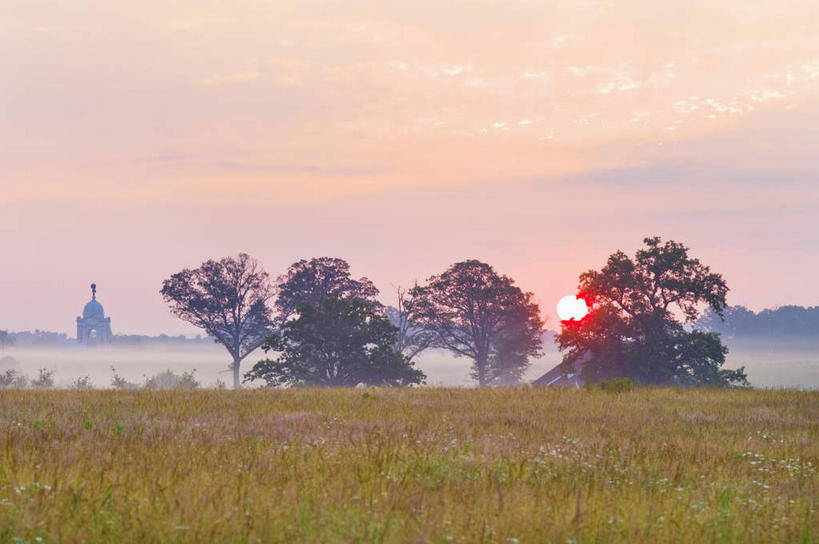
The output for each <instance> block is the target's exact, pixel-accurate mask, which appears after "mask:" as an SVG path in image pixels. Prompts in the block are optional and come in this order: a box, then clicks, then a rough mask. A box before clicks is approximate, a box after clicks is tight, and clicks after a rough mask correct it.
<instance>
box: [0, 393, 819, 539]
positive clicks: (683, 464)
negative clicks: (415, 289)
mask: <svg viewBox="0 0 819 544" xmlns="http://www.w3.org/2000/svg"><path fill="white" fill-rule="evenodd" d="M615 390H616V391H620V392H611V391H615ZM0 449H2V452H3V455H2V461H0V542H66V541H76V542H79V541H85V542H121V541H129V542H158V541H162V542H203V541H212V542H336V541H341V542H499V543H511V542H575V543H582V542H804V543H807V542H815V541H816V539H817V538H819V528H818V527H817V524H818V520H817V515H816V506H817V505H816V500H817V491H819V486H818V485H817V481H818V480H817V474H816V468H817V465H818V464H819V393H817V392H805V391H801V392H800V391H784V390H779V391H771V390H768V391H759V390H709V389H681V388H680V389H674V388H635V389H632V390H628V388H615V389H611V388H610V390H609V391H608V392H607V391H603V390H601V389H599V388H595V389H581V390H555V389H540V388H491V389H443V388H420V389H419V388H414V389H385V388H379V389H375V388H369V389H289V390H250V391H235V392H234V391H215V390H199V391H181V390H176V391H146V390H140V391H99V390H75V391H54V390H25V391H22V390H4V391H0Z"/></svg>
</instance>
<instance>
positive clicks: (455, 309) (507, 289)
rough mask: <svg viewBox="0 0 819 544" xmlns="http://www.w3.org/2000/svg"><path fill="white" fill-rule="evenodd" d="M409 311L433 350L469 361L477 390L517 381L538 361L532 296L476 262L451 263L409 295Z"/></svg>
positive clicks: (537, 329) (538, 332)
mask: <svg viewBox="0 0 819 544" xmlns="http://www.w3.org/2000/svg"><path fill="white" fill-rule="evenodd" d="M410 295H411V296H412V299H411V300H410V301H409V302H408V303H407V308H408V311H409V312H410V314H411V315H413V316H414V318H415V321H416V322H417V323H418V325H419V326H421V327H423V328H424V329H425V330H426V331H428V332H430V333H432V334H433V340H432V345H433V346H434V347H438V348H443V349H447V350H449V351H451V352H452V353H454V354H455V355H456V356H463V357H468V358H470V359H472V361H473V368H472V376H473V378H474V379H476V380H477V381H478V384H479V385H480V386H482V387H483V386H486V385H490V384H512V383H516V382H517V381H519V380H520V377H521V375H522V374H523V372H524V371H525V370H526V368H527V367H528V365H529V357H536V356H539V355H540V349H541V336H540V335H541V333H542V330H543V321H542V320H541V318H540V310H539V308H538V306H537V304H536V303H535V302H534V301H533V295H532V293H524V292H523V291H521V290H520V289H519V288H518V287H517V286H515V285H514V282H513V281H512V279H511V278H508V277H507V276H500V275H498V274H497V273H496V272H495V270H494V269H493V268H492V267H491V266H490V265H488V264H486V263H482V262H480V261H476V260H469V261H464V262H459V263H455V264H453V265H452V266H450V267H449V268H448V269H447V270H446V271H445V272H444V273H442V274H440V275H437V276H432V277H431V278H429V279H428V280H427V283H426V285H423V286H415V287H414V288H413V289H412V290H410Z"/></svg>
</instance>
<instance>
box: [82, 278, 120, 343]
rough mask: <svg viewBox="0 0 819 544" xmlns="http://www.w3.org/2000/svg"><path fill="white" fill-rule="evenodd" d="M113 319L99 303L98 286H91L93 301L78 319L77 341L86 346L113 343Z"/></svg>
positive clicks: (86, 306) (93, 284) (94, 284)
mask: <svg viewBox="0 0 819 544" xmlns="http://www.w3.org/2000/svg"><path fill="white" fill-rule="evenodd" d="M111 337H112V334H111V318H110V317H105V309H103V307H102V304H100V303H99V301H97V284H96V283H92V284H91V300H90V301H89V302H88V304H86V305H85V308H83V309H82V317H78V318H77V341H78V342H79V343H80V344H83V345H86V346H93V345H96V344H110V343H111Z"/></svg>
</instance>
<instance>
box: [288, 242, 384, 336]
mask: <svg viewBox="0 0 819 544" xmlns="http://www.w3.org/2000/svg"><path fill="white" fill-rule="evenodd" d="M276 282H277V286H276V287H277V291H278V296H277V298H276V309H277V310H278V314H279V315H278V320H279V322H280V324H283V323H284V322H285V321H287V320H288V319H290V318H291V317H293V316H294V315H295V314H296V313H297V311H298V308H299V306H301V305H302V304H305V303H308V304H313V305H315V304H317V303H318V301H319V299H321V298H322V297H326V296H328V295H337V296H339V297H341V298H345V297H354V298H363V299H367V300H370V301H375V297H376V296H377V295H378V289H376V287H375V285H374V284H373V282H371V281H370V280H368V279H367V278H359V279H357V280H355V279H353V278H352V276H351V275H350V265H349V264H348V263H347V261H345V260H344V259H337V258H333V257H317V258H313V259H310V260H309V261H308V260H305V259H302V260H300V261H297V262H295V263H293V264H292V265H290V268H288V269H287V273H286V274H284V275H283V276H280V277H279V278H278V279H277V280H276Z"/></svg>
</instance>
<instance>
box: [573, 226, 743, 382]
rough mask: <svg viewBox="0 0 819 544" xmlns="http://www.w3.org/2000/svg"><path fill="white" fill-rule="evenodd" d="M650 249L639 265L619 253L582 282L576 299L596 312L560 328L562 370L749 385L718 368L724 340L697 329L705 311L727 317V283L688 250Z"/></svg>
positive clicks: (739, 373)
mask: <svg viewBox="0 0 819 544" xmlns="http://www.w3.org/2000/svg"><path fill="white" fill-rule="evenodd" d="M644 243H645V248H643V249H641V250H639V251H637V253H636V255H635V257H634V258H633V259H632V258H630V257H628V256H627V255H626V254H625V253H623V252H622V251H618V252H617V253H614V254H612V255H611V256H610V257H609V259H608V262H607V263H606V266H604V267H603V268H602V269H601V270H599V271H598V270H589V271H588V272H584V273H583V274H581V275H580V286H579V292H578V297H579V298H582V299H583V300H585V301H586V304H587V305H588V306H589V307H590V308H591V311H590V312H589V314H588V315H586V317H584V318H583V319H581V320H580V321H577V322H576V321H574V320H572V321H564V322H563V323H562V325H563V326H562V330H561V332H560V334H559V335H558V336H557V342H558V346H559V348H560V350H561V351H566V352H567V353H566V354H565V355H564V357H563V363H562V364H563V366H564V368H565V369H566V370H567V371H568V372H572V371H573V370H572V369H573V368H574V366H575V363H576V362H578V361H579V362H581V363H582V371H581V375H582V376H583V378H584V379H585V380H587V381H590V382H596V381H599V380H601V379H608V378H615V377H627V378H631V379H632V380H635V381H638V382H641V383H647V384H674V383H682V384H691V385H717V386H727V385H746V384H747V380H746V375H745V372H744V370H743V369H739V370H725V369H721V368H720V367H721V366H722V365H723V364H724V363H725V354H726V353H727V349H726V348H725V347H724V346H723V345H722V343H721V342H720V338H719V335H718V334H716V333H709V332H703V331H701V330H698V329H696V328H693V327H692V324H693V323H694V322H695V321H696V319H697V317H698V316H699V315H700V309H701V308H702V306H707V307H710V308H711V309H712V310H713V311H714V312H715V313H716V314H717V315H718V316H722V313H723V311H724V309H725V296H726V294H727V292H728V287H727V286H726V284H725V281H724V280H723V278H722V276H721V275H719V274H715V273H712V272H711V271H710V269H709V268H708V267H707V266H705V265H703V264H702V263H700V261H699V260H698V259H694V258H691V257H689V255H688V248H687V247H685V246H684V245H682V244H679V243H677V242H674V241H671V240H669V241H667V242H665V243H663V242H662V241H661V240H660V238H658V237H655V238H646V239H645V240H644ZM678 316H679V317H678ZM686 324H688V327H686V326H684V325H686Z"/></svg>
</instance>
